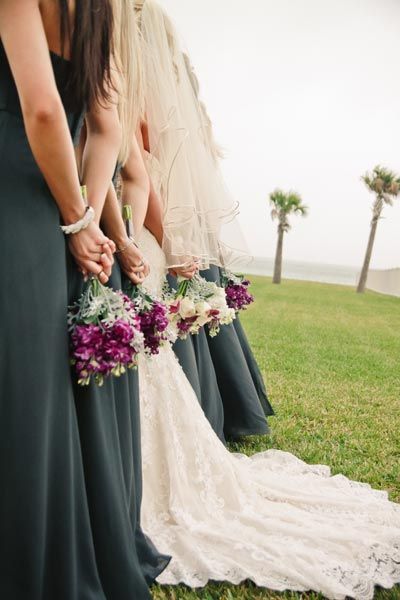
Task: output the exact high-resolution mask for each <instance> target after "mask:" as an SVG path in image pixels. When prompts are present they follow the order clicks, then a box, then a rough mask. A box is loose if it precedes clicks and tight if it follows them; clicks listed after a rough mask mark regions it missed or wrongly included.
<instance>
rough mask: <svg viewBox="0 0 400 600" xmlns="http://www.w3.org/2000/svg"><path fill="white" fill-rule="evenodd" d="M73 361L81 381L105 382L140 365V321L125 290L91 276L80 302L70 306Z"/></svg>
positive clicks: (141, 336)
mask: <svg viewBox="0 0 400 600" xmlns="http://www.w3.org/2000/svg"><path fill="white" fill-rule="evenodd" d="M68 326H69V330H70V334H71V362H72V364H73V365H74V366H75V370H76V372H77V375H78V384H79V385H82V386H85V385H89V384H90V382H91V381H92V380H93V381H94V382H95V384H96V385H99V386H101V385H103V383H104V379H105V378H106V377H108V376H110V375H114V376H115V377H120V376H121V375H122V374H123V373H125V372H126V370H127V369H132V368H134V367H135V366H136V364H137V355H138V354H139V352H141V351H143V348H144V343H143V334H142V333H141V331H140V320H139V318H138V316H137V314H136V310H135V307H134V305H133V303H132V301H131V300H130V299H129V298H128V297H127V296H125V295H124V294H123V293H122V292H115V291H114V290H112V289H110V288H108V287H105V286H104V285H102V284H101V283H100V282H99V281H98V280H97V279H96V278H91V279H90V280H89V281H88V283H87V284H86V287H85V290H84V292H83V294H82V296H81V297H80V299H79V301H78V302H77V303H76V304H74V305H73V306H72V307H70V309H69V312H68Z"/></svg>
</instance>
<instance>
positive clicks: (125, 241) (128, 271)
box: [101, 185, 150, 283]
mask: <svg viewBox="0 0 400 600" xmlns="http://www.w3.org/2000/svg"><path fill="white" fill-rule="evenodd" d="M101 224H102V227H103V228H104V231H105V232H106V233H107V235H108V236H109V237H110V238H111V239H112V240H113V241H114V242H115V244H116V245H117V248H118V252H117V257H118V262H119V263H120V265H121V268H122V270H123V271H124V273H125V275H126V276H127V277H129V279H130V280H131V281H133V283H141V282H142V281H143V280H144V278H145V277H147V275H148V274H149V271H150V270H149V266H148V264H147V262H146V260H145V259H144V257H143V254H142V252H141V251H140V249H139V248H138V247H137V246H136V244H134V243H133V242H132V240H131V239H130V238H129V237H128V234H127V232H126V227H125V223H124V221H123V219H122V212H121V205H120V203H119V201H118V198H117V194H116V192H115V189H114V186H113V185H112V186H111V187H110V189H109V191H108V194H107V198H106V202H105V204H104V209H103V214H102V217H101Z"/></svg>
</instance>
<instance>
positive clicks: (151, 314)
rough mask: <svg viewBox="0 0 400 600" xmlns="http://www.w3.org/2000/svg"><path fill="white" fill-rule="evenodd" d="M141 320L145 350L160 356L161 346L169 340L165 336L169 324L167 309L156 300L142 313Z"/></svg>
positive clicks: (140, 314)
mask: <svg viewBox="0 0 400 600" xmlns="http://www.w3.org/2000/svg"><path fill="white" fill-rule="evenodd" d="M139 319H140V331H141V332H142V333H143V336H144V346H145V349H146V350H147V352H148V353H149V354H158V353H159V349H160V346H161V344H162V343H163V342H165V341H167V340H168V337H167V335H165V332H166V330H167V327H168V324H169V320H168V310H167V307H166V306H165V305H164V304H162V303H161V302H158V301H157V300H155V301H154V302H153V303H152V304H151V306H150V307H148V308H147V309H146V310H142V311H140V313H139Z"/></svg>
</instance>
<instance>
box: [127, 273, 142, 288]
mask: <svg viewBox="0 0 400 600" xmlns="http://www.w3.org/2000/svg"><path fill="white" fill-rule="evenodd" d="M126 276H127V277H129V279H130V280H131V281H132V283H134V284H136V285H138V284H140V283H143V281H144V280H145V278H144V277H143V275H137V274H136V273H134V272H133V271H131V272H130V273H126Z"/></svg>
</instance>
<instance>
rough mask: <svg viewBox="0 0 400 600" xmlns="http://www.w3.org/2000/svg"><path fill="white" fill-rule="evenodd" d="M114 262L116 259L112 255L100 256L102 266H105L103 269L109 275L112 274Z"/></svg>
mask: <svg viewBox="0 0 400 600" xmlns="http://www.w3.org/2000/svg"><path fill="white" fill-rule="evenodd" d="M113 264H114V259H113V258H112V257H111V258H110V257H109V256H108V255H107V254H105V253H104V254H102V255H101V257H100V266H102V267H103V270H104V272H105V273H107V275H108V276H110V275H111V270H112V266H113Z"/></svg>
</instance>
